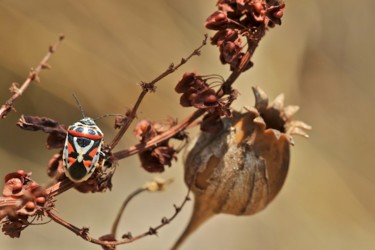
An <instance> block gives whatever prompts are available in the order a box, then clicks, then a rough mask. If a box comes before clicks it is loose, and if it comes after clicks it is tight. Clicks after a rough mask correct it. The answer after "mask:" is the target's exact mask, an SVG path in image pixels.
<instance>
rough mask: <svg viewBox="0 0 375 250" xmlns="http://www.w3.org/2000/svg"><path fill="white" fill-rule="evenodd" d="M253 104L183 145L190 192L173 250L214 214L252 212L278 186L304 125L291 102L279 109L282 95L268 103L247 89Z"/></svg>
mask: <svg viewBox="0 0 375 250" xmlns="http://www.w3.org/2000/svg"><path fill="white" fill-rule="evenodd" d="M253 91H254V95H255V100H256V103H255V107H254V108H248V109H247V112H245V113H239V112H233V117H232V118H230V119H228V118H225V119H223V124H224V127H223V129H222V130H221V131H220V132H219V133H207V132H202V133H201V134H200V135H199V137H198V138H197V139H196V140H195V141H193V142H192V144H191V146H190V147H189V148H188V150H187V156H186V160H185V182H186V184H187V185H188V186H189V187H190V188H191V190H192V192H193V193H194V196H195V200H194V209H193V214H192V217H191V220H190V222H189V225H188V226H187V228H186V229H185V232H184V233H183V234H182V236H181V237H180V239H179V240H178V241H177V242H176V244H175V246H174V247H173V249H177V247H178V246H179V245H180V244H181V243H182V242H183V241H184V240H185V239H186V237H187V236H188V235H189V234H190V233H192V232H193V231H194V230H195V229H197V228H198V226H200V225H201V224H202V223H204V222H205V221H206V220H207V219H209V218H211V217H212V216H213V215H215V214H219V213H225V214H233V215H252V214H254V213H256V212H259V211H261V210H262V209H264V208H265V207H266V206H267V205H268V204H269V203H270V202H271V201H272V200H273V199H274V198H275V196H276V195H277V193H278V192H279V191H280V189H281V187H282V185H283V183H284V181H285V178H286V175H287V172H288V166H289V147H290V146H289V145H290V144H292V137H291V135H292V134H300V135H304V136H306V137H307V135H306V134H305V133H304V132H303V130H302V129H310V126H308V125H306V124H305V123H302V122H294V121H292V120H291V115H293V114H294V113H295V111H296V109H297V108H296V107H295V106H288V107H286V108H284V105H283V96H282V95H280V96H278V97H277V98H276V99H275V100H274V101H273V102H272V103H271V104H269V103H268V97H267V96H266V94H265V93H264V92H263V91H262V90H261V89H259V88H253Z"/></svg>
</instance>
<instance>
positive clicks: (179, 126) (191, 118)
mask: <svg viewBox="0 0 375 250" xmlns="http://www.w3.org/2000/svg"><path fill="white" fill-rule="evenodd" d="M204 113H205V111H204V110H202V109H198V110H196V111H195V112H194V113H193V114H191V115H190V116H189V117H187V118H185V119H184V120H183V121H182V122H181V123H179V124H177V125H175V126H173V127H172V128H170V129H169V130H167V131H165V132H164V133H162V134H160V135H157V136H155V137H153V138H152V139H151V140H149V141H148V142H147V143H139V144H136V145H134V146H132V147H130V148H128V149H125V150H121V151H118V152H115V153H113V155H112V157H113V160H114V161H117V160H120V159H123V158H126V157H129V156H131V155H134V154H137V153H139V152H142V151H144V150H146V149H148V148H150V147H153V146H155V145H157V144H158V143H161V142H163V141H165V140H167V139H169V138H171V137H173V136H174V135H176V134H177V133H179V132H181V131H183V130H184V129H186V128H187V127H188V126H189V125H190V124H191V123H192V122H194V121H195V120H196V119H198V118H199V117H200V116H201V115H203V114H204Z"/></svg>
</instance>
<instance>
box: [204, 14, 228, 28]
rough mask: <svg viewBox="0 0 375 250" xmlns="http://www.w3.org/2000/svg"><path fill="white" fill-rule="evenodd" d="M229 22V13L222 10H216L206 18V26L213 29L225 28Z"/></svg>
mask: <svg viewBox="0 0 375 250" xmlns="http://www.w3.org/2000/svg"><path fill="white" fill-rule="evenodd" d="M227 23H228V18H227V15H226V14H225V13H224V12H222V11H216V12H215V13H213V14H212V15H211V16H209V17H208V18H207V20H206V24H205V26H206V28H207V29H212V30H221V29H225V27H226V26H227Z"/></svg>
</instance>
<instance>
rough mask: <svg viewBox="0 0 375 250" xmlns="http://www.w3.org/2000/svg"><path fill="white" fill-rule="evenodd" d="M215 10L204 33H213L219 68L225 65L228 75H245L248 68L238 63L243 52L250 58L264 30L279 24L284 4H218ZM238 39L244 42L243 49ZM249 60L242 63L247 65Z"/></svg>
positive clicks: (240, 0) (263, 0)
mask: <svg viewBox="0 0 375 250" xmlns="http://www.w3.org/2000/svg"><path fill="white" fill-rule="evenodd" d="M217 6H218V9H219V10H218V11H216V12H214V13H213V14H212V15H211V16H209V17H208V18H207V21H206V27H207V28H208V29H212V30H217V32H216V34H215V35H214V36H213V37H212V38H211V43H212V44H215V45H217V46H219V48H220V60H221V62H222V63H223V64H229V65H230V69H231V70H232V71H238V70H240V71H245V70H247V69H249V68H250V67H251V65H252V64H251V63H244V62H241V58H243V56H244V54H245V50H247V51H248V53H250V56H251V55H252V53H253V51H254V49H255V48H256V46H257V44H258V43H259V41H260V39H261V38H262V37H263V36H264V34H265V31H266V29H267V27H274V26H275V24H278V25H280V24H281V18H282V16H283V12H284V8H285V4H284V3H283V2H282V1H278V0H274V1H271V0H219V1H218V3H217ZM240 35H241V36H240ZM241 37H244V38H246V43H244V44H246V46H247V48H244V47H243V46H242V44H241V40H240V38H241ZM246 46H245V47H246ZM250 56H249V57H248V58H246V60H248V61H250ZM241 66H245V67H244V68H241Z"/></svg>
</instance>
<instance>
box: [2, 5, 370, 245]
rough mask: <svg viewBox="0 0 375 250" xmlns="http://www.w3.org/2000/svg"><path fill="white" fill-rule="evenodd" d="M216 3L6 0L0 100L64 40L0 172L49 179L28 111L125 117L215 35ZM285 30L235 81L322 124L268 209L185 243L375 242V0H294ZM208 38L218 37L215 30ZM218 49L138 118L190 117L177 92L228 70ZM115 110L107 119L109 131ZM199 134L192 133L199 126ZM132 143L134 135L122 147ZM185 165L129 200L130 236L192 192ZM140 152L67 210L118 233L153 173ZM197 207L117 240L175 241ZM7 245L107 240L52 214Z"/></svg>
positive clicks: (11, 131)
mask: <svg viewBox="0 0 375 250" xmlns="http://www.w3.org/2000/svg"><path fill="white" fill-rule="evenodd" d="M215 2H216V1H214V0H212V1H199V0H191V1H183V0H154V1H136V0H127V1H125V0H123V1H120V0H110V1H100V0H90V1H89V0H84V1H73V0H67V1H47V0H34V1H20V0H18V1H10V0H1V1H0V44H1V46H0V77H1V78H0V79H1V81H0V102H1V103H3V102H4V101H5V100H6V99H7V98H8V97H9V92H8V88H9V86H10V84H11V83H12V82H20V83H21V82H23V80H24V79H25V77H26V76H27V74H28V71H29V69H30V68H31V67H33V66H34V67H35V66H36V65H37V63H39V61H40V59H41V58H42V57H43V56H44V54H45V53H46V50H47V48H48V45H49V44H52V43H53V42H54V41H55V40H56V39H57V36H58V34H59V33H61V32H62V33H64V34H65V35H66V40H65V41H64V42H63V44H62V45H61V47H60V48H59V50H58V51H57V52H56V54H55V55H54V56H53V58H52V59H51V61H50V64H51V65H52V70H50V71H44V72H42V75H41V83H36V84H33V85H32V86H31V87H30V88H29V89H28V90H27V92H26V93H25V95H24V96H23V97H22V98H21V99H19V100H18V101H17V102H16V104H15V106H16V108H17V110H18V113H11V114H10V115H9V116H8V118H7V119H5V120H2V121H0V142H1V144H0V145H1V146H0V157H1V158H0V159H1V167H0V175H1V176H4V175H5V174H6V173H8V172H10V171H15V170H17V169H24V170H26V171H32V172H33V178H34V179H35V180H37V181H39V182H41V183H46V182H47V181H48V178H47V177H46V168H45V166H46V163H47V161H48V160H49V157H50V156H51V155H52V154H53V153H54V152H52V151H47V150H46V149H45V139H46V135H45V134H42V133H32V132H26V131H21V130H20V129H18V128H17V127H16V126H15V123H16V121H17V119H18V117H19V115H20V114H30V115H40V116H47V117H51V118H54V119H56V120H58V121H60V122H61V123H64V124H70V123H72V122H75V121H76V120H78V119H80V117H81V116H80V113H79V110H78V109H77V107H76V106H75V102H74V99H73V98H72V93H76V94H77V95H78V96H79V99H80V101H81V103H82V105H83V106H84V108H85V111H86V114H87V115H92V116H97V115H101V114H107V113H119V112H124V110H126V108H127V107H131V106H132V104H133V103H134V101H135V100H136V96H137V93H138V92H139V91H140V89H139V87H138V85H137V83H139V82H140V81H141V80H142V81H149V80H151V79H153V78H154V77H155V76H156V75H157V74H159V73H160V72H162V71H163V70H164V69H166V67H167V66H168V65H169V63H171V62H178V61H179V59H180V58H181V57H182V56H185V55H187V54H188V53H190V52H191V51H192V49H194V48H196V47H197V46H198V45H199V44H200V42H201V40H202V37H203V34H204V33H206V32H207V31H206V30H205V29H204V27H203V23H204V20H205V18H206V17H207V16H208V15H209V14H211V13H212V12H213V11H215ZM286 4H287V7H286V12H285V17H284V19H283V25H282V26H281V27H276V28H275V29H273V30H271V32H270V33H269V34H268V35H267V36H266V37H265V39H264V40H263V41H262V42H261V44H260V46H259V48H258V50H257V51H256V55H255V57H254V59H253V61H254V63H255V67H254V68H253V69H252V70H250V71H249V72H248V73H246V74H245V75H243V76H242V77H241V78H240V79H239V81H238V82H237V85H236V87H237V88H238V89H240V91H241V93H242V94H241V96H240V98H239V101H238V102H237V103H236V107H237V108H240V107H242V106H243V105H252V104H253V97H252V93H251V90H250V87H251V86H252V85H259V86H261V87H262V88H263V89H264V90H265V91H267V92H268V94H269V96H270V97H275V96H276V95H277V94H278V93H280V92H283V93H285V95H286V102H287V103H289V104H298V105H300V107H301V111H300V112H299V113H298V114H297V118H299V119H301V120H304V121H305V122H307V123H309V124H311V125H312V126H313V131H311V132H310V135H311V138H310V139H309V140H305V139H302V138H296V139H295V141H296V146H294V147H293V148H292V160H291V165H290V172H289V176H288V178H287V181H286V184H285V186H284V188H283V190H282V191H281V193H280V194H279V196H278V197H277V198H276V200H275V201H274V202H273V203H271V204H270V206H269V207H268V208H267V209H266V210H265V211H263V212H261V213H259V214H257V215H255V216H252V217H233V216H225V215H222V216H217V217H216V218H213V219H212V220H211V221H209V222H208V223H207V224H206V225H204V226H203V227H202V228H200V229H199V230H198V232H197V233H196V234H194V235H193V236H192V237H191V238H190V239H189V240H188V241H187V242H186V243H185V244H184V245H183V247H182V249H219V250H221V249H267V250H268V249H270V250H273V249H285V250H286V249H288V250H291V249H375V235H374V234H375V198H374V197H375V195H374V194H373V193H374V191H375V168H374V167H375V164H374V163H375V161H374V159H373V156H374V153H373V150H374V145H375V136H374V133H372V131H371V129H372V128H373V123H374V121H375V118H374V115H375V112H374V103H375V84H374V80H373V79H374V78H375V73H374V72H375V71H374V69H373V67H374V63H372V61H373V58H374V55H375V53H374V44H375V35H374V33H373V27H372V26H373V13H374V11H375V2H374V1H371V0H367V1H366V0H359V1H356V2H352V1H338V0H336V1H325V0H316V1H297V0H290V1H286ZM209 34H210V35H212V34H213V33H212V32H210V33H209ZM218 55H219V53H218V50H217V49H216V48H214V47H212V46H206V47H205V48H204V50H203V53H202V56H201V57H199V58H197V57H196V58H193V59H192V60H191V61H190V62H189V63H188V64H187V65H185V66H184V67H183V68H182V69H181V70H179V71H178V72H177V73H175V74H173V75H171V76H169V77H168V78H167V79H165V80H163V81H162V82H160V83H159V84H158V89H157V92H156V93H155V94H150V95H148V96H147V97H146V99H145V101H144V102H143V105H142V106H141V108H140V111H139V114H138V117H139V119H141V118H146V117H148V118H150V119H156V120H158V119H159V120H160V119H164V118H165V117H167V116H168V115H170V116H174V117H177V118H179V119H182V118H184V117H185V116H186V115H187V114H188V113H189V112H190V111H191V110H189V109H183V108H180V107H179V105H177V103H178V96H177V95H176V94H175V93H174V91H173V88H174V85H175V84H176V82H177V81H178V79H179V78H180V76H181V75H182V74H183V73H184V72H185V71H192V70H197V71H198V72H200V73H203V74H210V73H220V74H223V75H224V76H227V75H228V74H229V72H228V67H226V66H222V65H221V64H220V63H219V60H218ZM112 122H113V121H112V119H103V120H100V121H99V122H98V124H99V126H100V127H101V128H102V130H103V131H104V132H105V134H106V138H108V139H107V140H109V139H110V138H112V137H113V135H114V133H115V132H114V130H113V128H112ZM194 133H195V132H192V133H191V134H192V135H194ZM134 143H135V139H134V138H133V136H132V133H131V131H129V133H128V135H127V137H126V138H125V139H124V140H123V141H122V142H121V144H120V145H119V146H118V148H119V149H121V148H127V147H128V146H130V145H132V144H134ZM179 158H180V161H178V162H177V163H175V164H174V165H173V166H172V167H171V168H170V169H168V170H167V171H165V173H163V175H162V176H163V177H165V178H169V177H173V178H175V183H174V184H173V185H172V186H171V187H170V188H169V189H168V190H167V191H166V192H164V193H157V194H145V195H142V196H140V197H138V198H136V199H135V200H134V201H133V202H132V203H131V204H130V206H129V207H128V209H127V211H126V213H125V217H124V219H123V221H122V223H121V228H120V230H119V231H120V232H123V233H126V232H128V231H131V232H132V233H133V235H137V234H138V233H141V232H144V231H145V230H147V229H148V228H149V227H150V226H154V225H156V224H158V223H159V222H160V219H161V218H162V217H163V216H169V215H170V214H172V213H173V206H172V205H173V204H174V203H176V204H179V203H180V201H182V199H183V197H184V195H185V192H186V187H185V186H184V184H183V181H182V166H181V158H182V156H179ZM152 177H153V175H150V174H148V173H145V171H143V170H142V169H141V168H140V166H139V162H138V159H137V157H132V158H129V159H126V160H123V161H121V162H120V166H119V167H118V169H117V172H116V175H115V177H114V180H113V183H114V188H113V190H112V192H106V193H103V194H86V195H83V194H80V193H78V192H75V191H74V190H71V191H69V192H67V193H65V194H63V195H61V196H59V197H58V202H57V207H56V209H57V210H58V211H59V215H61V216H62V217H63V218H64V219H66V220H68V221H69V222H71V223H73V224H75V225H77V226H89V227H90V232H91V234H92V235H93V236H95V237H98V236H100V235H103V234H106V233H108V232H109V230H110V227H111V224H112V220H113V218H114V216H115V214H116V212H117V210H118V208H119V206H120V205H121V203H122V201H123V199H124V198H125V197H126V196H127V194H129V193H130V192H131V191H133V190H134V189H136V188H137V187H139V186H140V185H142V184H143V183H144V182H146V181H148V180H149V179H151V178H152ZM190 212H191V203H190V204H188V205H187V206H186V207H185V209H184V210H183V211H182V213H181V214H180V215H179V216H178V217H177V218H176V219H175V220H174V221H173V223H172V224H170V225H168V226H167V227H165V228H164V229H162V230H160V232H159V236H158V237H147V238H145V239H143V240H140V241H137V242H135V243H132V244H129V245H126V246H121V247H119V249H168V248H169V247H170V246H171V245H172V244H173V242H174V240H175V239H177V237H178V235H179V234H180V233H181V232H182V230H183V228H184V226H185V225H186V223H187V222H188V218H189V216H190ZM0 246H1V247H0V248H1V249H5V250H8V249H9V250H18V249H20V250H21V249H22V250H29V249H51V248H54V249H59V250H60V249H61V250H67V249H100V248H99V247H98V246H95V245H92V244H90V243H87V242H85V241H83V240H81V239H80V238H78V237H77V236H75V235H73V234H72V233H71V232H70V231H67V230H66V229H65V228H63V227H61V226H59V225H57V224H55V223H53V222H51V223H49V224H47V225H43V226H32V227H29V228H27V229H26V230H25V231H24V232H23V233H22V235H21V238H20V239H10V238H8V237H7V236H4V235H0Z"/></svg>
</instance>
